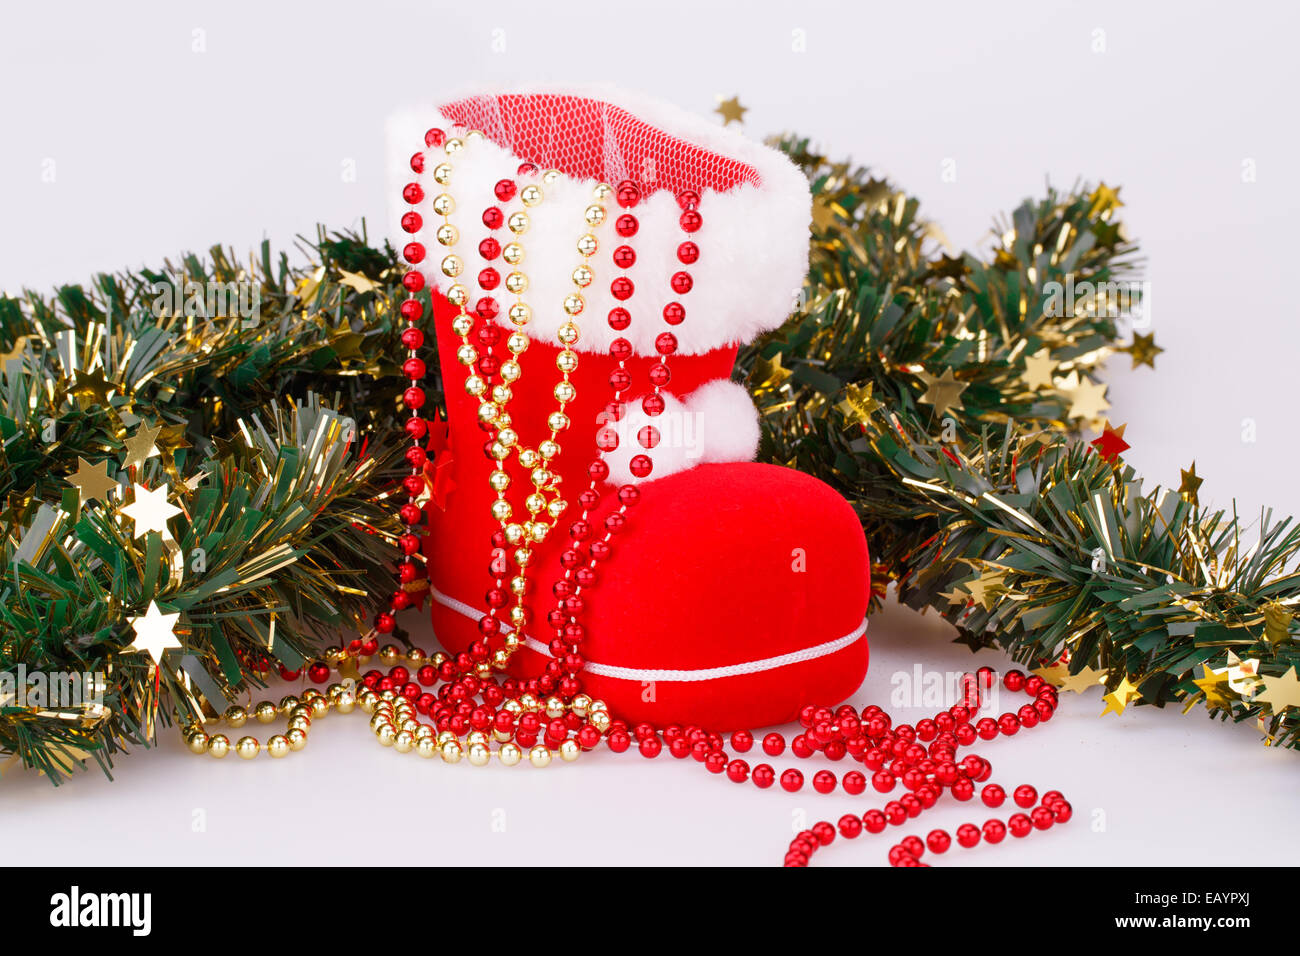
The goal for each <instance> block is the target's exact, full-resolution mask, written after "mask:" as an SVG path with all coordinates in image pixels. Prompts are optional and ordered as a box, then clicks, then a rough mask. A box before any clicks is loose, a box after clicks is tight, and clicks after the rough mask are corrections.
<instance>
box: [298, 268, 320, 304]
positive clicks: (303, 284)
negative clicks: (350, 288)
mask: <svg viewBox="0 0 1300 956" xmlns="http://www.w3.org/2000/svg"><path fill="white" fill-rule="evenodd" d="M324 279H325V267H324V266H319V267H318V268H317V269H316V270H315V271H314V272H312V273H311V274H310V275H306V276H303V277H302V279H301V280H300V281H299V282H298V287H297V288H296V289H294V290H293V294H294V295H295V296H297V297H298V299H299V300H301V301H303V302H309V301H311V299H312V297H313V296H315V295H316V290H317V289H319V288H320V284H321V282H323V281H324Z"/></svg>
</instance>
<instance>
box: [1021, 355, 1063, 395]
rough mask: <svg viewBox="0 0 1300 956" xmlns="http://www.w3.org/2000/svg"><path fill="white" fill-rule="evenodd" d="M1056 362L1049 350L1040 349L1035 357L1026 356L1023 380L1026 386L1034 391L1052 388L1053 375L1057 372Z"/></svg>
mask: <svg viewBox="0 0 1300 956" xmlns="http://www.w3.org/2000/svg"><path fill="white" fill-rule="evenodd" d="M1056 365H1057V363H1056V360H1055V359H1053V358H1052V353H1051V352H1050V351H1048V350H1047V349H1039V350H1038V351H1037V352H1035V353H1034V354H1033V355H1026V356H1025V371H1024V373H1023V376H1022V377H1023V378H1024V380H1025V386H1026V387H1027V388H1029V389H1032V390H1033V391H1037V390H1038V389H1040V388H1051V387H1052V373H1053V372H1055V371H1056Z"/></svg>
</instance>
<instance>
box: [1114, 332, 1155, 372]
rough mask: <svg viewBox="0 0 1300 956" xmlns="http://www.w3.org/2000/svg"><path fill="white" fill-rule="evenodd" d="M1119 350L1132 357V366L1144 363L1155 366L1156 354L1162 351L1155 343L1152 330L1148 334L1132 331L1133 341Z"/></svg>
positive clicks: (1149, 366)
mask: <svg viewBox="0 0 1300 956" xmlns="http://www.w3.org/2000/svg"><path fill="white" fill-rule="evenodd" d="M1120 351H1121V352H1127V353H1128V354H1129V356H1130V357H1131V358H1132V359H1133V367H1134V368H1137V367H1138V366H1139V365H1145V366H1147V367H1148V368H1155V367H1156V356H1157V355H1159V354H1160V353H1161V352H1163V351H1164V349H1162V348H1161V347H1160V346H1158V345H1156V335H1155V333H1154V332H1152V333H1151V334H1150V335H1141V334H1140V333H1137V332H1134V333H1133V342H1132V344H1130V345H1129V346H1128V347H1127V348H1123V349H1120Z"/></svg>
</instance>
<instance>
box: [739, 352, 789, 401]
mask: <svg viewBox="0 0 1300 956" xmlns="http://www.w3.org/2000/svg"><path fill="white" fill-rule="evenodd" d="M792 374H793V373H792V372H791V371H790V370H789V369H787V368H782V367H781V353H780V352H777V353H776V355H774V356H772V357H771V358H770V359H765V358H760V359H758V360H757V361H755V362H754V369H753V371H751V372H750V373H749V379H750V381H751V382H753V383H754V390H755V391H756V392H764V391H768V390H770V389H776V388H780V387H781V384H782V383H783V382H784V381H785V380H786V379H787V378H789V377H790V376H791V375H792Z"/></svg>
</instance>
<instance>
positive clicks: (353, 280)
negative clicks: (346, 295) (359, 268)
mask: <svg viewBox="0 0 1300 956" xmlns="http://www.w3.org/2000/svg"><path fill="white" fill-rule="evenodd" d="M339 275H341V276H342V277H343V278H341V279H339V285H345V286H347V287H348V288H350V289H355V290H356V291H357V292H373V291H375V289H378V288H379V283H378V282H375V281H373V280H372V279H367V278H366V277H365V276H363V275H362V274H361V273H360V272H348V270H347V269H340V270H339Z"/></svg>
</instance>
